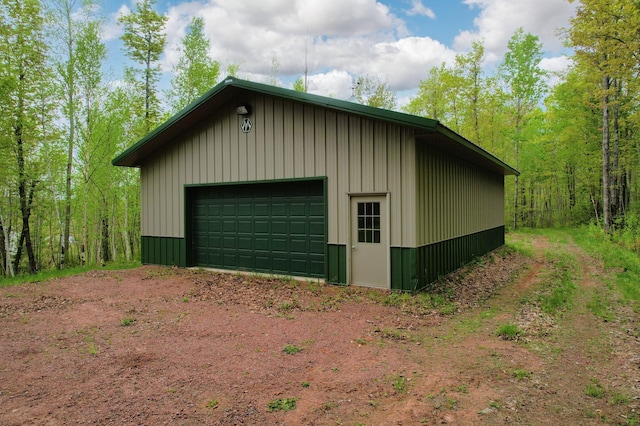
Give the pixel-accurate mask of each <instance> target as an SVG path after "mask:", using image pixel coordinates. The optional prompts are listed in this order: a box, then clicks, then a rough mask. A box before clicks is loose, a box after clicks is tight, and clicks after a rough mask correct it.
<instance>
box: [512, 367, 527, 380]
mask: <svg viewBox="0 0 640 426" xmlns="http://www.w3.org/2000/svg"><path fill="white" fill-rule="evenodd" d="M531 374H532V373H531V371H529V370H525V369H523V368H519V369H517V370H513V371H512V372H511V375H512V376H513V377H515V378H516V379H518V380H524V379H528V378H530V377H531Z"/></svg>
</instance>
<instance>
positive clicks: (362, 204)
mask: <svg viewBox="0 0 640 426" xmlns="http://www.w3.org/2000/svg"><path fill="white" fill-rule="evenodd" d="M363 214H364V203H358V215H359V216H362V215H363Z"/></svg>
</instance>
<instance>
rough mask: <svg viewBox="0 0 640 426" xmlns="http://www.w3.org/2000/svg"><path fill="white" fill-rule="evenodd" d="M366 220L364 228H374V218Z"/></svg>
mask: <svg viewBox="0 0 640 426" xmlns="http://www.w3.org/2000/svg"><path fill="white" fill-rule="evenodd" d="M365 220H366V222H365V226H364V227H365V228H367V229H371V228H373V218H371V217H367V218H366V219H365Z"/></svg>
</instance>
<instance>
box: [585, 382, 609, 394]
mask: <svg viewBox="0 0 640 426" xmlns="http://www.w3.org/2000/svg"><path fill="white" fill-rule="evenodd" d="M584 393H585V394H586V395H587V396H590V397H592V398H604V394H605V390H604V388H603V387H602V385H601V384H600V382H598V380H597V379H591V383H587V388H586V389H585V391H584Z"/></svg>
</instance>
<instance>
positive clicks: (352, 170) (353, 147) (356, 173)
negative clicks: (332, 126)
mask: <svg viewBox="0 0 640 426" xmlns="http://www.w3.org/2000/svg"><path fill="white" fill-rule="evenodd" d="M360 121H361V120H360V118H359V117H354V116H350V117H349V129H348V131H347V134H348V137H347V138H348V139H347V143H348V146H349V170H348V173H349V192H362V138H361V135H360Z"/></svg>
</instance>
